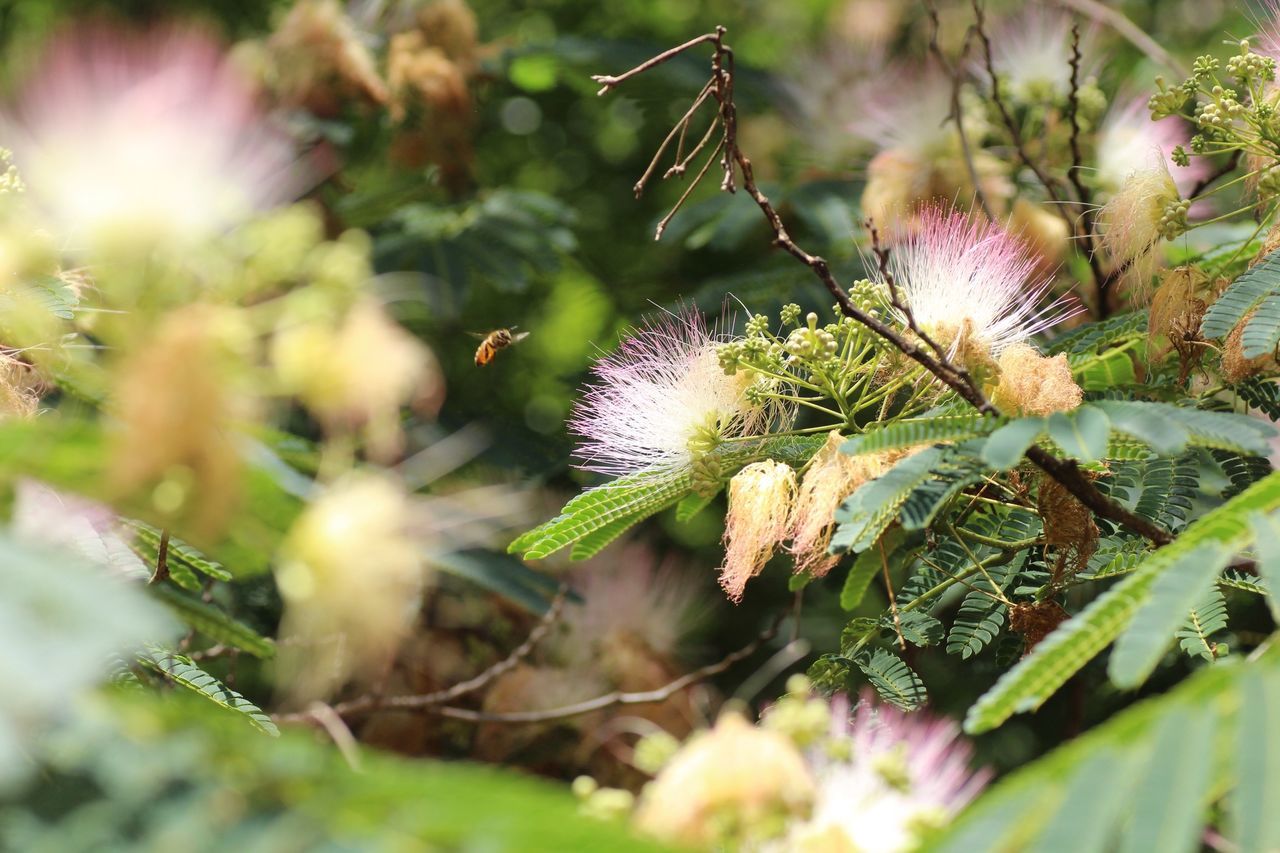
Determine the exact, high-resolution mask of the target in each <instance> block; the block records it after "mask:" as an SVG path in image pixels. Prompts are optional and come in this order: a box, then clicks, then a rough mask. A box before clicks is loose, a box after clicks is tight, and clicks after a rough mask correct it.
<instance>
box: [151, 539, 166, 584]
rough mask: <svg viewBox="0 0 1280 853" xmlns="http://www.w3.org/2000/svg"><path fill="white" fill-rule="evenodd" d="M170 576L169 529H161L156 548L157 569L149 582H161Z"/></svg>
mask: <svg viewBox="0 0 1280 853" xmlns="http://www.w3.org/2000/svg"><path fill="white" fill-rule="evenodd" d="M168 577H169V530H168V528H166V529H164V530H161V531H160V544H159V546H158V547H157V548H156V570H155V573H154V574H152V575H151V580H149V581H147V583H159V582H160V581H162V580H166V579H168Z"/></svg>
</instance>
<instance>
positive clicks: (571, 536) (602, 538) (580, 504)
mask: <svg viewBox="0 0 1280 853" xmlns="http://www.w3.org/2000/svg"><path fill="white" fill-rule="evenodd" d="M824 440H825V439H821V438H816V439H794V438H783V439H762V440H760V441H757V442H752V443H750V444H749V445H746V446H743V445H739V446H735V447H724V448H720V449H718V450H716V451H714V452H713V453H712V454H710V455H709V459H710V461H709V462H708V463H707V464H708V466H710V465H712V464H714V465H715V466H717V467H719V469H720V470H721V472H722V477H721V481H722V482H723V481H726V480H727V479H728V478H729V476H731V475H732V474H733V473H734V472H736V471H737V470H738V469H739V468H741V467H742V466H744V465H747V464H750V463H751V462H754V461H757V460H760V459H765V458H773V459H780V460H781V461H785V462H788V463H791V464H796V465H800V464H803V463H804V462H805V461H807V460H808V459H809V457H811V456H812V455H813V454H814V453H815V452H816V451H817V449H818V448H819V447H821V445H822V442H823V441H824ZM692 488H693V476H692V475H691V474H690V473H689V472H687V471H684V472H677V473H649V472H641V473H639V474H631V475H628V476H626V477H619V478H618V479H616V480H613V481H611V482H609V483H606V484H604V485H602V486H597V487H596V488H594V489H590V490H588V491H585V492H583V493H582V494H580V495H578V496H577V497H575V498H573V499H572V500H570V501H569V502H568V503H567V504H565V506H564V509H562V510H561V511H560V515H558V516H556V517H555V518H553V519H551V520H550V521H548V522H546V523H545V524H541V525H539V526H538V527H535V528H534V529H533V530H530V531H528V532H527V533H525V534H523V535H521V536H518V537H517V538H516V539H515V540H514V541H512V542H511V544H510V545H509V546H508V548H507V551H508V552H509V553H512V554H517V553H518V554H521V555H522V556H523V557H524V559H526V560H538V559H542V558H543V557H547V556H550V555H551V554H554V553H555V552H556V551H559V550H560V549H562V548H565V547H568V546H569V545H574V544H575V543H581V544H580V547H576V548H575V550H574V551H573V552H572V556H573V559H584V558H585V557H589V556H591V555H593V554H595V553H597V552H598V551H599V550H600V549H601V548H603V547H604V546H605V545H608V544H609V543H610V542H611V541H613V540H614V539H616V538H617V537H618V536H619V535H621V534H622V533H623V532H624V531H625V530H626V529H627V528H629V527H631V526H633V525H635V524H638V523H639V522H641V521H643V520H644V519H646V518H648V517H649V516H651V515H654V514H655V513H658V512H661V511H662V510H664V509H666V508H668V507H670V506H673V505H675V504H677V503H679V502H680V501H681V500H683V499H685V498H686V497H687V496H688V495H689V494H690V490H691V489H692ZM588 537H590V538H588Z"/></svg>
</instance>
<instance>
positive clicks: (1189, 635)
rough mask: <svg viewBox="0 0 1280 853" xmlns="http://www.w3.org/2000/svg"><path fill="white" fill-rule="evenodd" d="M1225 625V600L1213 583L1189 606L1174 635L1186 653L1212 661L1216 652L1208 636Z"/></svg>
mask: <svg viewBox="0 0 1280 853" xmlns="http://www.w3.org/2000/svg"><path fill="white" fill-rule="evenodd" d="M1226 627H1227V600H1226V599H1225V598H1223V596H1222V590H1221V589H1220V588H1219V587H1218V586H1217V585H1216V584H1215V585H1214V586H1211V587H1209V589H1208V591H1207V592H1206V593H1205V594H1204V595H1203V596H1201V597H1200V601H1199V602H1197V603H1196V605H1195V606H1194V607H1192V608H1191V612H1190V613H1189V614H1187V621H1186V622H1184V623H1183V625H1182V628H1180V629H1179V630H1178V632H1177V633H1176V634H1174V636H1175V637H1176V638H1177V639H1178V641H1179V642H1178V645H1179V646H1180V647H1181V648H1182V651H1183V652H1184V653H1185V654H1186V655H1188V656H1190V657H1198V658H1200V659H1202V660H1205V661H1208V662H1209V663H1212V662H1213V661H1214V660H1216V659H1217V654H1215V652H1214V646H1215V643H1214V642H1213V641H1212V640H1211V639H1210V638H1211V637H1212V636H1213V635H1214V634H1216V633H1218V632H1219V631H1221V630H1223V629H1224V628H1226Z"/></svg>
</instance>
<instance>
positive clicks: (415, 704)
mask: <svg viewBox="0 0 1280 853" xmlns="http://www.w3.org/2000/svg"><path fill="white" fill-rule="evenodd" d="M568 594H569V587H568V585H567V584H562V585H561V587H560V590H559V591H558V592H557V593H556V597H555V598H554V599H552V601H551V606H550V607H549V608H547V612H546V613H545V614H543V617H542V619H541V620H539V622H538V624H537V625H535V626H534V628H533V630H532V631H530V632H529V636H528V637H526V638H525V640H524V642H523V643H521V644H520V645H519V646H517V647H516V648H515V649H513V650H512V651H511V654H509V655H507V656H506V657H505V658H503V659H502V660H500V661H498V662H497V663H495V664H494V665H493V666H491V667H489V668H488V669H486V670H485V671H484V672H482V673H480V674H479V675H477V676H475V677H474V678H469V679H467V680H466V681H460V682H458V683H457V684H455V685H453V686H452V687H449V688H446V689H444V690H437V691H435V692H434V693H418V694H413V695H409V696H381V695H377V694H370V695H366V696H361V697H359V698H358V699H352V700H350V701H347V702H339V703H338V704H336V705H331V706H326V707H327V708H328V710H329V711H331V712H333V713H334V714H336V715H337V716H338V717H354V716H360V715H362V714H369V713H372V712H373V711H378V710H381V709H384V708H391V709H396V710H419V709H425V708H430V707H431V706H434V705H443V704H445V703H447V702H452V701H454V700H455V699H459V698H461V697H463V696H465V695H467V694H468V693H474V692H475V691H477V690H479V689H480V688H482V687H485V686H487V685H488V684H490V683H492V682H493V681H495V680H496V679H497V678H498V677H499V676H502V675H504V674H506V673H507V672H509V671H511V670H512V669H514V668H515V667H516V665H517V664H519V663H520V662H521V661H522V660H524V659H525V658H527V657H528V656H529V655H530V654H532V653H533V650H534V649H535V648H536V647H537V645H538V643H540V642H542V640H543V638H544V637H546V635H547V633H548V632H550V630H551V628H552V626H553V625H555V623H556V621H557V620H559V618H560V614H561V613H562V612H563V611H564V603H565V599H566V597H567V596H568ZM314 719H315V714H314V713H312V711H311V710H308V711H306V712H303V713H297V714H277V715H275V721H276V722H277V723H297V722H308V721H314Z"/></svg>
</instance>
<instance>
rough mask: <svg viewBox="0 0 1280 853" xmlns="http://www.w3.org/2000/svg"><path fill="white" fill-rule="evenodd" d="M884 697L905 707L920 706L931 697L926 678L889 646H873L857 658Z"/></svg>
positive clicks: (872, 683) (907, 709) (859, 664)
mask: <svg viewBox="0 0 1280 853" xmlns="http://www.w3.org/2000/svg"><path fill="white" fill-rule="evenodd" d="M854 663H855V664H856V665H857V667H858V669H860V670H862V674H863V675H865V676H866V677H867V680H868V681H870V682H871V686H872V687H874V688H875V689H876V692H877V693H879V694H880V698H882V699H884V700H885V701H886V702H889V703H890V704H893V705H896V706H897V707H899V708H901V709H902V710H904V711H913V710H915V709H916V708H919V707H920V706H921V705H923V704H924V702H925V701H926V700H927V699H928V698H929V694H928V693H927V692H926V691H925V689H924V682H923V681H921V680H920V676H918V675H916V674H915V672H914V671H913V670H912V669H911V667H909V666H907V664H906V663H905V662H904V661H903V660H902V658H900V657H898V656H897V655H895V654H894V653H893V652H890V651H887V650H885V649H873V650H870V651H868V652H866V653H864V654H862V655H859V656H858V657H857V658H855V659H854Z"/></svg>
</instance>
